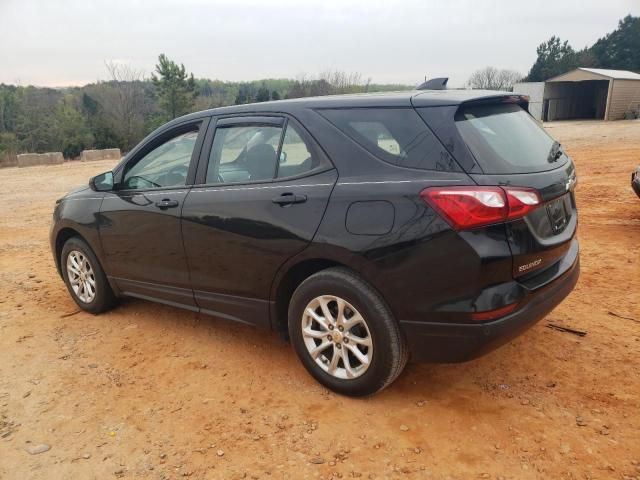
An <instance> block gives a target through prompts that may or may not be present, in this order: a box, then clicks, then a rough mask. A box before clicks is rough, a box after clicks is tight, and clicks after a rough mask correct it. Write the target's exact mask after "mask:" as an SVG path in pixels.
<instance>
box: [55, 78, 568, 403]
mask: <svg viewBox="0 0 640 480" xmlns="http://www.w3.org/2000/svg"><path fill="white" fill-rule="evenodd" d="M527 109H528V99H527V97H524V96H519V95H513V94H510V93H504V92H487V91H477V90H473V91H470V90H466V91H465V90H433V91H413V92H400V93H383V94H364V95H345V96H332V97H319V98H304V99H295V100H286V101H279V102H266V103H259V104H253V105H238V106H231V107H223V108H217V109H214V110H207V111H203V112H198V113H193V114H190V115H187V116H184V117H181V118H178V119H175V120H173V121H171V122H169V123H167V124H166V125H164V126H162V127H160V128H159V129H157V130H156V131H155V132H153V133H152V134H151V135H149V136H148V137H147V138H145V139H144V140H143V141H142V142H141V143H140V144H139V145H138V146H136V147H135V148H134V149H133V150H132V151H131V152H129V154H128V155H126V156H125V157H124V158H123V160H122V161H121V162H120V163H119V164H118V165H117V166H116V167H115V169H114V170H113V171H111V172H106V173H103V174H101V175H98V176H96V177H94V178H92V179H91V180H90V182H89V186H88V187H85V188H82V189H80V190H77V191H74V192H71V193H69V194H68V195H66V196H65V197H63V198H61V199H60V200H58V201H57V204H56V207H55V211H54V215H53V224H52V228H51V248H52V251H53V255H54V258H55V263H56V266H57V269H58V271H59V273H60V275H61V276H62V278H63V279H64V282H65V283H66V286H67V288H68V290H69V293H70V294H71V296H72V297H73V299H74V300H75V302H76V303H77V304H78V305H79V306H80V307H81V308H82V309H84V310H86V311H88V312H91V313H95V314H97V313H100V312H104V311H105V310H107V309H109V308H110V307H112V306H113V305H114V302H115V300H116V299H117V298H118V297H122V296H128V297H137V298H142V299H146V300H153V301H156V302H161V303H164V304H168V305H172V306H176V307H181V308H185V309H187V310H191V311H194V312H202V313H207V314H211V315H215V316H217V317H220V318H224V319H229V320H235V321H238V322H242V323H245V324H249V325H254V326H257V327H265V328H271V329H273V330H276V331H281V332H282V333H283V334H286V335H288V338H289V339H290V341H291V343H292V344H293V347H294V349H295V351H296V353H297V355H298V357H299V358H300V360H301V361H302V363H303V364H304V366H305V368H306V369H307V370H308V371H309V373H310V374H311V375H312V376H313V377H315V378H316V380H318V381H319V382H320V383H322V384H323V385H325V386H326V387H328V388H330V389H332V390H334V391H336V392H339V393H342V394H346V395H353V396H361V395H368V394H372V393H374V392H377V391H379V390H381V389H383V388H385V387H386V386H387V385H389V384H390V383H391V382H393V381H394V380H395V379H396V378H397V377H398V375H399V374H400V373H401V372H402V370H403V368H404V366H405V364H406V362H407V360H408V358H409V354H411V356H412V357H413V358H414V359H416V360H418V361H431V362H457V361H464V360H468V359H471V358H473V357H476V356H478V355H480V354H482V353H484V352H487V351H489V350H491V349H493V348H495V347H496V346H498V345H500V344H503V343H505V342H507V341H508V340H509V339H511V338H513V337H514V336H515V335H517V334H519V333H520V332H522V331H523V330H525V329H526V328H528V327H530V326H531V325H533V324H534V323H535V322H536V321H538V320H540V319H541V318H543V317H544V316H545V315H546V314H547V313H548V312H549V311H551V310H552V309H553V308H554V307H555V306H556V305H558V303H560V302H561V301H562V300H563V299H564V298H565V297H566V296H567V295H568V294H569V292H570V291H571V290H572V289H573V287H574V285H575V284H576V281H577V279H578V275H579V256H578V241H577V238H576V226H577V212H576V204H575V197H574V186H575V184H576V176H575V169H574V165H573V162H572V161H571V159H570V158H569V157H568V156H567V155H566V154H565V153H564V151H563V150H562V148H561V147H560V144H559V143H558V142H556V141H554V140H553V139H552V138H551V137H549V135H547V134H546V133H545V132H544V130H543V129H542V128H541V127H540V126H539V125H538V124H537V123H536V121H535V120H534V119H533V118H532V117H531V116H530V115H529V113H528V110H527Z"/></svg>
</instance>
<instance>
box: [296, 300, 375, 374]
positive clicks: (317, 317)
mask: <svg viewBox="0 0 640 480" xmlns="http://www.w3.org/2000/svg"><path fill="white" fill-rule="evenodd" d="M301 329H302V338H303V340H304V344H305V346H306V347H307V351H308V352H309V355H310V356H311V358H312V359H313V360H314V361H315V363H316V364H317V365H318V366H319V367H320V368H321V369H322V370H324V371H325V372H326V373H328V374H329V375H331V376H333V377H335V378H340V379H352V378H357V377H359V376H361V375H362V374H364V373H365V372H366V371H367V369H368V368H369V366H370V365H371V361H372V359H373V340H372V337H371V332H370V331H369V326H368V325H367V322H366V321H365V319H364V317H363V316H362V315H361V314H360V313H359V312H358V311H357V310H356V309H355V308H354V307H353V305H351V304H350V303H349V302H347V301H346V300H344V299H342V298H340V297H336V296H334V295H321V296H319V297H316V298H314V299H313V300H311V301H310V302H309V303H308V305H307V307H306V308H305V309H304V313H303V315H302V321H301Z"/></svg>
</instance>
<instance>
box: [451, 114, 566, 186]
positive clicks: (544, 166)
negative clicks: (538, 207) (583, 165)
mask: <svg viewBox="0 0 640 480" xmlns="http://www.w3.org/2000/svg"><path fill="white" fill-rule="evenodd" d="M455 121H456V126H457V127H458V131H459V132H460V134H461V135H462V138H463V139H464V141H465V143H466V144H467V146H468V147H469V149H470V150H471V152H472V153H473V156H474V157H475V158H476V161H477V162H478V164H479V165H480V167H481V168H482V170H483V172H484V173H487V174H507V173H533V172H543V171H546V170H552V169H554V168H557V167H559V166H560V165H562V164H563V163H565V162H566V160H567V157H566V156H562V157H561V158H560V159H558V161H554V162H550V161H549V153H550V152H551V151H552V150H553V149H554V141H553V139H552V138H551V137H550V136H549V135H547V134H546V132H545V131H544V130H543V129H542V127H540V125H538V123H536V121H535V120H534V119H533V118H532V117H531V115H529V114H528V113H527V112H526V111H524V110H523V109H522V108H521V107H520V106H519V105H516V104H489V105H476V106H469V107H462V108H461V109H460V110H458V112H456V116H455ZM552 157H553V156H552Z"/></svg>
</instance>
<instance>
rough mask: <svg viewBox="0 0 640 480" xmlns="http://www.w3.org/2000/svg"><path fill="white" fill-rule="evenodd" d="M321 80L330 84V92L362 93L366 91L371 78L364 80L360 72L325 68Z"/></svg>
mask: <svg viewBox="0 0 640 480" xmlns="http://www.w3.org/2000/svg"><path fill="white" fill-rule="evenodd" d="M319 80H320V81H322V80H324V81H325V82H326V83H327V84H329V85H330V93H332V94H339V93H361V92H366V91H367V90H368V88H369V84H370V83H371V78H368V79H366V80H364V79H363V78H362V74H361V73H359V72H342V71H340V70H325V71H324V72H322V73H321V74H320V79H319Z"/></svg>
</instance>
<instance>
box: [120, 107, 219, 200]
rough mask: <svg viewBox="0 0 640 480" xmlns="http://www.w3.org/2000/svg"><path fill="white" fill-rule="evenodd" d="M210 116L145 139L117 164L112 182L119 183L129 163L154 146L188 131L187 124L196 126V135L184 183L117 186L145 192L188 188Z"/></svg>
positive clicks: (137, 159) (196, 164)
mask: <svg viewBox="0 0 640 480" xmlns="http://www.w3.org/2000/svg"><path fill="white" fill-rule="evenodd" d="M210 120H211V118H210V117H204V118H199V119H197V120H190V121H187V122H183V123H180V124H178V125H174V126H173V127H171V128H168V129H167V130H164V131H162V132H160V133H159V134H158V135H155V136H154V137H153V138H150V139H149V140H147V141H146V142H145V143H144V144H143V145H141V146H140V147H138V148H136V150H135V153H134V155H133V156H132V157H131V158H129V159H127V161H126V162H125V163H123V164H122V165H121V166H119V168H118V170H117V172H116V175H115V177H116V178H115V179H114V182H115V184H116V185H118V184H121V183H122V181H123V179H124V174H125V172H126V171H127V170H128V167H129V165H134V164H135V163H137V162H138V161H140V160H141V159H142V158H143V157H144V156H145V155H147V154H148V153H150V152H151V151H153V150H154V149H155V148H157V147H159V146H160V145H162V144H163V143H165V142H167V141H169V140H171V139H172V138H174V137H176V136H177V135H180V132H183V133H186V132H187V131H188V127H189V126H198V137H197V139H196V143H195V146H194V147H193V152H191V160H190V161H189V169H188V172H187V179H186V181H185V184H184V185H179V186H168V187H150V188H138V189H133V188H118V189H117V191H119V192H147V191H162V190H180V189H185V188H187V189H188V188H189V187H190V186H191V185H193V184H194V182H195V178H196V168H197V166H198V163H199V157H200V153H201V150H202V147H203V144H204V139H205V136H206V133H207V131H208V130H209V128H208V127H209V123H210Z"/></svg>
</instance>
